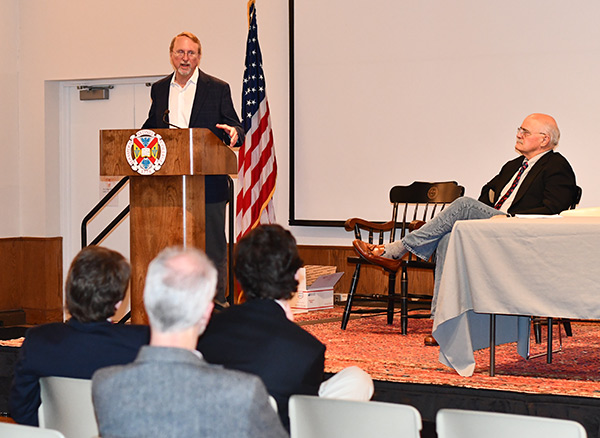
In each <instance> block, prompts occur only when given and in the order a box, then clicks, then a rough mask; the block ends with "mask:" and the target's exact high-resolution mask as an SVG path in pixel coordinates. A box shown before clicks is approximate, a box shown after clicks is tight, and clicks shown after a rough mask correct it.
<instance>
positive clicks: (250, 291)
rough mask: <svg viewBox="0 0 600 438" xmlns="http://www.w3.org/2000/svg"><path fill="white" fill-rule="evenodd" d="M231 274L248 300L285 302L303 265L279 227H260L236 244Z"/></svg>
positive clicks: (286, 233) (293, 244)
mask: <svg viewBox="0 0 600 438" xmlns="http://www.w3.org/2000/svg"><path fill="white" fill-rule="evenodd" d="M234 260H235V267H234V270H235V275H236V277H237V279H238V281H239V282H240V284H241V286H242V289H243V290H244V292H245V293H246V296H247V297H248V298H249V299H253V298H269V299H289V298H291V297H292V295H293V293H294V292H296V290H297V289H298V281H297V280H296V278H295V276H296V272H297V271H298V269H299V268H300V267H301V266H302V264H303V262H302V259H301V258H300V255H299V254H298V247H297V246H296V239H294V236H292V233H290V232H289V231H288V230H285V229H284V228H283V227H281V226H280V225H261V226H259V227H257V228H255V229H254V230H252V231H250V232H249V233H248V234H247V235H246V236H244V237H243V238H242V239H241V240H240V241H239V242H238V243H237V245H236V249H235V255H234Z"/></svg>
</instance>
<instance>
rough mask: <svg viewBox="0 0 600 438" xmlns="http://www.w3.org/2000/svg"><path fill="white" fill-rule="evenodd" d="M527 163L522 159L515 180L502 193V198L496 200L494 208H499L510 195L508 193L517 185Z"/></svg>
mask: <svg viewBox="0 0 600 438" xmlns="http://www.w3.org/2000/svg"><path fill="white" fill-rule="evenodd" d="M528 165H529V163H528V161H527V160H525V161H523V165H522V166H521V168H520V169H519V173H517V176H515V180H514V181H513V182H512V184H511V185H510V188H509V189H508V191H507V192H506V193H505V194H504V196H503V197H502V198H500V199H499V200H498V202H496V205H494V208H495V209H496V210H500V207H502V204H504V203H505V202H506V200H507V199H508V197H509V196H510V194H511V193H512V192H513V191H514V190H515V187H517V184H519V180H520V179H521V175H523V172H525V169H527V166H528Z"/></svg>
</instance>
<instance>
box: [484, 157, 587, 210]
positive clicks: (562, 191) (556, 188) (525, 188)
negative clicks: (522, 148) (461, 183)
mask: <svg viewBox="0 0 600 438" xmlns="http://www.w3.org/2000/svg"><path fill="white" fill-rule="evenodd" d="M523 159H524V158H523V157H522V156H519V157H517V158H515V159H514V160H511V161H509V162H508V163H506V164H505V165H504V166H502V169H501V170H500V173H499V174H498V175H496V176H495V177H494V178H493V179H492V180H491V181H489V182H488V183H487V184H485V185H484V186H483V188H482V189H481V195H480V196H479V200H480V201H481V202H483V203H484V204H486V205H489V206H492V207H493V206H494V204H495V203H496V201H498V198H499V197H500V192H502V189H503V188H504V187H505V186H506V185H507V184H508V183H509V182H510V181H511V179H512V178H513V177H514V175H515V174H516V173H517V170H518V169H519V167H521V165H522V163H523ZM576 196H577V184H576V182H575V173H574V172H573V169H572V168H571V165H570V164H569V162H568V161H567V159H566V158H565V157H563V156H562V155H561V154H559V153H558V152H554V151H550V152H548V153H547V154H546V155H544V156H543V157H541V158H540V159H539V161H537V162H536V163H535V164H534V166H533V167H532V168H531V170H529V172H528V173H527V175H526V176H525V179H524V180H523V182H522V183H521V186H520V187H519V190H517V193H516V195H515V199H514V201H513V203H512V204H511V206H510V208H509V209H508V213H510V214H558V213H560V212H561V211H564V210H568V209H569V207H570V206H571V205H572V204H573V203H574V202H575V198H576Z"/></svg>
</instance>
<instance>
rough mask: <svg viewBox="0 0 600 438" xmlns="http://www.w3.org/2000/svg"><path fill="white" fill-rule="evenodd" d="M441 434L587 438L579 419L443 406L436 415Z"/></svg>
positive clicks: (451, 437)
mask: <svg viewBox="0 0 600 438" xmlns="http://www.w3.org/2000/svg"><path fill="white" fill-rule="evenodd" d="M435 427H436V431H437V436H438V438H481V437H482V436H485V437H486V438H506V437H519V436H526V437H527V438H586V436H587V435H586V433H585V429H584V428H583V426H582V425H581V424H579V423H577V422H576V421H571V420H559V419H556V418H545V417H535V416H532V415H516V414H504V413H498V412H483V411H467V410H459V409H441V410H439V411H438V413H437V415H436V419H435Z"/></svg>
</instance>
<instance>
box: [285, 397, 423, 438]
mask: <svg viewBox="0 0 600 438" xmlns="http://www.w3.org/2000/svg"><path fill="white" fill-rule="evenodd" d="M289 408H290V409H289V415H290V426H291V438H336V437H340V438H364V437H368V436H373V437H377V438H395V437H402V438H419V436H420V432H419V431H420V430H421V428H422V424H421V415H420V414H419V411H417V410H416V409H415V408H414V407H412V406H408V405H401V404H395V403H382V402H374V401H366V402H363V401H352V400H338V399H328V398H322V397H316V396H308V395H293V396H292V397H290V403H289Z"/></svg>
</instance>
